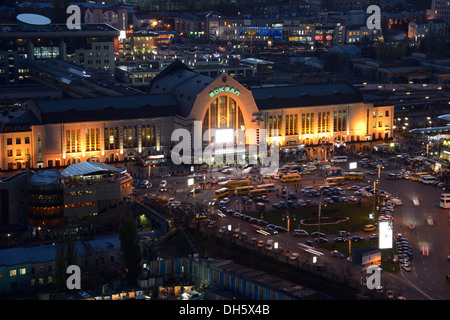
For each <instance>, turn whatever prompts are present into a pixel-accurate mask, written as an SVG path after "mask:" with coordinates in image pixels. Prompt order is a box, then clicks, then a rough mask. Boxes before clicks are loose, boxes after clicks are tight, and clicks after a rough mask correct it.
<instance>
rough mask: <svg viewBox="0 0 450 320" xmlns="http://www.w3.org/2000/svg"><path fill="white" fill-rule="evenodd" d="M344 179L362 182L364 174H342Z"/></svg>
mask: <svg viewBox="0 0 450 320" xmlns="http://www.w3.org/2000/svg"><path fill="white" fill-rule="evenodd" d="M344 178H345V179H347V180H362V179H364V172H350V171H348V172H344Z"/></svg>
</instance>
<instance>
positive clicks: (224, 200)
mask: <svg viewBox="0 0 450 320" xmlns="http://www.w3.org/2000/svg"><path fill="white" fill-rule="evenodd" d="M220 202H222V203H223V204H227V203H228V202H230V198H223V199H222V200H221V201H220Z"/></svg>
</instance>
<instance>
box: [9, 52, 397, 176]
mask: <svg viewBox="0 0 450 320" xmlns="http://www.w3.org/2000/svg"><path fill="white" fill-rule="evenodd" d="M393 112H394V110H393V106H391V105H382V106H380V105H374V103H372V102H367V101H366V100H365V97H364V94H363V93H362V92H361V91H359V90H357V89H356V88H354V87H353V86H352V85H350V84H348V83H327V84H313V85H298V86H278V87H260V88H252V89H247V88H246V87H244V86H243V85H241V84H240V83H239V82H237V81H236V80H234V79H233V78H232V77H230V76H229V75H227V74H225V73H223V74H222V75H220V76H219V77H217V78H215V79H213V78H210V77H207V76H204V75H201V74H199V73H197V72H195V71H193V70H191V69H190V68H189V67H187V66H186V65H184V64H183V63H181V62H180V61H175V62H173V63H172V64H171V65H170V66H168V67H167V68H166V69H165V70H164V71H162V72H161V73H160V74H159V75H158V76H156V77H155V78H154V79H153V80H152V82H151V83H150V85H149V88H148V90H147V92H146V93H145V94H142V95H136V96H120V97H102V98H81V99H61V100H47V101H30V102H29V103H28V107H27V109H26V110H23V111H21V112H17V113H15V114H14V115H12V114H9V115H6V114H5V115H2V116H0V121H1V128H2V131H1V133H0V135H1V139H0V150H1V154H0V168H1V169H3V170H17V169H22V168H24V167H30V168H55V167H64V166H67V165H70V164H73V163H78V162H84V161H92V162H105V163H112V162H118V161H124V160H127V159H138V158H144V159H146V158H147V157H149V156H150V157H155V156H158V157H163V158H165V159H168V158H170V150H171V149H172V148H173V146H174V145H176V144H177V142H178V141H172V139H171V137H172V133H173V132H174V131H175V130H176V129H187V130H189V131H190V132H192V133H194V127H195V125H196V123H199V122H200V123H201V124H202V126H201V127H202V129H201V130H202V131H201V132H202V133H205V132H206V130H207V129H219V130H222V129H224V130H225V131H222V133H224V132H225V133H226V132H227V131H226V130H230V129H231V130H233V129H234V130H236V129H239V130H243V131H247V130H250V129H252V130H254V131H255V132H256V143H257V144H261V143H267V144H268V145H269V144H270V143H272V142H273V141H276V142H278V143H279V145H280V147H282V148H283V147H294V148H295V147H297V146H300V145H305V146H313V145H319V144H321V143H324V142H327V143H337V142H352V141H354V142H358V141H361V142H363V141H373V140H384V139H389V138H391V137H392V130H393ZM262 129H265V130H266V132H267V136H266V139H265V140H264V141H263V139H262V138H261V139H259V133H260V132H261V130H262ZM277 132H278V134H276V133H277ZM243 139H245V140H244V141H238V139H236V141H234V143H235V144H236V145H237V144H240V145H245V146H246V147H247V148H248V145H249V143H254V142H251V141H249V137H247V136H246V137H245V138H243ZM207 140H208V139H207ZM208 143H209V141H203V144H204V145H207V144H208ZM236 152H237V153H238V152H239V150H238V151H236ZM200 160H201V161H204V160H205V159H200Z"/></svg>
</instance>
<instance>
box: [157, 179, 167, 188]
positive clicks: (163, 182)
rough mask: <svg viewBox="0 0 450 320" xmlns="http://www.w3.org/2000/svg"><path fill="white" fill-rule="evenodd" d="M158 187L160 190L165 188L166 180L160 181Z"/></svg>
mask: <svg viewBox="0 0 450 320" xmlns="http://www.w3.org/2000/svg"><path fill="white" fill-rule="evenodd" d="M159 187H160V188H165V187H167V181H166V180H162V181H161V182H160V183H159Z"/></svg>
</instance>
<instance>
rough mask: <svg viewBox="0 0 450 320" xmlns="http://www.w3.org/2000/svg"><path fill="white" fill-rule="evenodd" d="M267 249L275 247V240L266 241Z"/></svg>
mask: <svg viewBox="0 0 450 320" xmlns="http://www.w3.org/2000/svg"><path fill="white" fill-rule="evenodd" d="M266 249H267V250H272V249H273V240H267V242H266Z"/></svg>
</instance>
